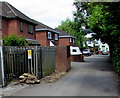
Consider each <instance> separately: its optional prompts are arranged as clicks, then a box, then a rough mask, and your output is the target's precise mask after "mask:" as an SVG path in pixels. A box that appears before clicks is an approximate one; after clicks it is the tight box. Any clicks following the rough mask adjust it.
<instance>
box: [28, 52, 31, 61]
mask: <svg viewBox="0 0 120 98" xmlns="http://www.w3.org/2000/svg"><path fill="white" fill-rule="evenodd" d="M28 59H32V50H28Z"/></svg>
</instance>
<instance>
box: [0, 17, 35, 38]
mask: <svg viewBox="0 0 120 98" xmlns="http://www.w3.org/2000/svg"><path fill="white" fill-rule="evenodd" d="M20 21H21V20H18V19H11V20H7V19H2V33H3V36H2V37H4V36H5V35H11V34H17V35H24V36H25V38H29V39H35V38H36V35H35V33H33V34H29V33H28V24H29V23H28V22H25V21H22V22H23V32H21V31H20ZM33 26H34V25H33ZM34 32H35V26H34Z"/></svg>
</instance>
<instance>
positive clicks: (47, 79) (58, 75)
mask: <svg viewBox="0 0 120 98" xmlns="http://www.w3.org/2000/svg"><path fill="white" fill-rule="evenodd" d="M65 75H66V72H55V73H53V74H51V75H50V76H46V77H45V78H43V79H42V80H43V81H45V82H46V83H54V82H56V81H57V80H58V79H60V78H61V77H62V76H65Z"/></svg>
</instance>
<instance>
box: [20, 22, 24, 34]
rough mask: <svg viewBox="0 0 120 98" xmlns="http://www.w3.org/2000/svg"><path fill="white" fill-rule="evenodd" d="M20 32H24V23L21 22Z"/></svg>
mask: <svg viewBox="0 0 120 98" xmlns="http://www.w3.org/2000/svg"><path fill="white" fill-rule="evenodd" d="M20 32H23V22H20Z"/></svg>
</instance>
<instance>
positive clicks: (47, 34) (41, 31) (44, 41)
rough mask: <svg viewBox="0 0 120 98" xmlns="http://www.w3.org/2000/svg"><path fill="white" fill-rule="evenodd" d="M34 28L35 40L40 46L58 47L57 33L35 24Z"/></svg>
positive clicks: (40, 24)
mask: <svg viewBox="0 0 120 98" xmlns="http://www.w3.org/2000/svg"><path fill="white" fill-rule="evenodd" d="M37 23H38V25H37V26H36V40H38V42H39V43H40V44H41V46H58V45H59V32H58V31H56V30H54V29H52V28H50V27H48V26H46V25H44V24H42V23H40V22H37Z"/></svg>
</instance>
